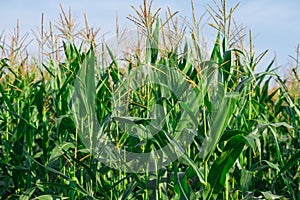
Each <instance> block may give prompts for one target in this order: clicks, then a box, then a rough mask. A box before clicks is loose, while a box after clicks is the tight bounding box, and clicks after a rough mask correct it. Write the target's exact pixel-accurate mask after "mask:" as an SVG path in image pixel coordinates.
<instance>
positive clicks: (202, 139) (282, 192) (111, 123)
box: [0, 0, 300, 200]
mask: <svg viewBox="0 0 300 200" xmlns="http://www.w3.org/2000/svg"><path fill="white" fill-rule="evenodd" d="M151 4H152V1H150V4H149V5H147V3H146V1H145V5H144V7H141V11H138V10H137V9H135V8H134V9H135V11H136V12H137V17H132V16H131V18H130V20H132V21H133V22H134V23H135V24H136V25H137V27H138V28H139V29H141V30H142V32H143V33H144V34H145V36H146V39H145V41H144V42H145V45H144V46H142V47H143V48H144V49H138V50H136V51H134V52H131V51H130V49H128V52H127V53H128V54H130V57H128V58H127V59H124V60H125V61H124V60H120V59H119V58H118V57H117V56H118V55H115V52H114V50H113V49H111V47H110V46H109V45H107V44H102V46H101V48H102V49H99V48H100V46H98V45H95V43H94V42H95V41H94V38H90V36H91V35H89V34H87V36H86V38H88V39H89V41H88V42H87V43H85V42H84V41H83V40H79V41H80V43H79V44H80V45H78V44H77V43H76V42H75V41H74V38H75V37H74V38H72V37H73V36H72V33H71V32H70V31H69V30H65V32H64V31H63V30H61V31H62V32H63V33H65V34H66V35H65V36H66V38H67V40H63V41H62V43H61V47H62V49H61V50H62V52H63V54H62V55H59V56H54V55H53V52H55V50H54V51H51V53H49V54H48V57H47V59H46V58H45V59H43V62H42V63H38V62H33V63H31V64H29V62H26V61H24V59H21V58H22V56H21V55H19V57H18V56H16V52H12V54H9V55H5V56H4V57H1V61H0V69H1V74H0V82H1V84H0V196H1V199H24V200H25V199H259V198H265V199H298V198H299V194H300V192H299V188H300V178H299V177H300V176H299V170H300V168H299V162H300V151H299V148H300V143H299V137H300V129H299V127H300V104H299V102H300V100H299V95H296V94H294V93H293V94H291V93H290V92H289V88H288V84H287V83H286V80H282V78H281V77H279V76H278V75H276V74H275V73H274V70H272V69H271V67H272V66H273V63H274V61H272V62H271V63H270V65H269V66H267V68H266V70H265V71H263V72H261V73H256V71H255V67H256V66H257V65H258V64H259V61H260V60H261V59H262V57H263V56H264V55H265V52H264V53H262V54H261V55H259V56H255V54H254V53H253V49H252V38H251V34H250V44H251V45H250V50H246V49H244V48H242V47H241V46H239V45H238V43H233V42H232V41H238V42H243V38H234V37H235V36H234V35H237V34H233V33H232V32H234V31H236V30H232V29H231V27H230V24H231V22H232V21H231V20H232V13H233V11H234V10H235V8H236V7H235V8H233V9H231V10H230V12H229V14H228V15H227V14H226V13H227V12H226V1H225V0H223V1H221V6H219V5H216V6H217V9H215V10H209V13H210V14H211V15H212V18H213V20H214V24H212V26H213V27H214V28H216V33H217V36H216V41H215V44H214V46H213V48H212V52H211V53H209V56H208V57H207V58H205V56H204V55H205V54H207V52H202V51H203V49H202V46H201V42H200V39H199V38H200V36H199V35H197V34H198V33H199V31H197V28H198V27H197V26H198V24H197V22H195V24H194V26H195V27H194V29H192V30H191V33H192V35H191V38H192V42H190V43H189V42H188V41H184V40H180V42H179V43H180V45H183V44H184V45H183V52H180V45H179V44H175V43H176V42H174V44H171V45H170V46H168V45H166V46H161V43H162V42H161V41H166V40H167V39H170V38H168V33H170V32H173V33H174V35H176V36H180V35H183V33H184V31H183V30H184V29H183V30H180V29H179V28H178V27H176V26H175V24H176V23H174V19H173V18H174V15H175V14H176V13H175V14H171V13H170V12H169V13H168V15H167V20H166V21H165V22H163V21H162V20H161V19H160V18H159V10H158V11H156V12H155V14H152V12H151V10H150V8H151ZM210 8H211V7H210ZM62 12H63V15H64V16H65V18H62V19H65V20H66V23H71V21H72V20H71V19H68V18H67V17H66V15H65V13H64V11H63V10H62ZM70 25H71V24H70ZM172 25H173V28H171V27H172ZM166 27H168V28H166ZM69 28H70V30H71V29H72V27H71V26H70V27H69ZM75 35H76V34H75ZM93 37H94V36H93ZM49 38H50V37H49ZM179 38H180V37H179ZM76 44H77V45H76ZM53 48H54V47H53ZM58 50H59V49H57V52H58ZM26 63H27V64H26ZM145 65H148V66H152V68H153V71H154V72H157V73H149V74H148V76H149V77H151V76H152V77H151V78H153V79H159V80H162V83H164V84H165V85H167V86H168V85H175V86H178V87H177V88H176V89H177V90H176V92H177V93H178V94H177V96H176V95H174V93H172V92H170V91H168V90H167V89H168V88H164V87H159V86H158V85H156V84H152V85H147V84H146V81H145V85H143V86H142V87H140V88H132V87H129V86H132V84H134V83H135V81H136V80H137V79H138V78H139V79H141V80H146V79H143V78H144V77H143V76H136V77H138V78H136V79H128V78H129V77H130V75H131V74H132V73H133V72H136V73H137V72H141V70H143V69H145V68H144V66H145ZM162 65H163V66H166V67H168V68H169V69H172V70H174V71H175V72H178V73H179V74H181V75H182V76H183V77H185V80H179V79H178V76H177V77H176V76H173V75H172V74H171V72H173V71H172V70H170V71H168V70H166V71H163V72H161V71H160V70H161V69H164V68H160V67H159V66H162ZM297 65H298V63H297ZM24 66H26V67H27V70H26V67H24ZM134 70H135V71H134ZM139 70H140V71H139ZM297 70H298V68H297V67H295V68H294V69H293V72H294V76H295V77H294V79H293V80H294V81H296V82H297V81H298V83H300V82H299V78H298V74H297ZM167 73H170V74H171V75H170V74H167ZM137 74H138V73H137ZM166 74H167V75H169V76H167V75H166ZM164 77H167V78H170V80H167V81H165V82H163V81H164V79H165V78H164ZM172 78H173V79H172ZM123 80H129V81H127V82H126V81H125V82H123ZM274 80H275V81H276V82H277V83H278V86H277V87H276V88H275V89H274V88H273V89H272V87H274V85H273V83H272V81H274ZM130 81H131V82H130ZM181 81H182V82H184V83H188V84H184V83H182V82H181ZM116 88H118V89H119V90H117V89H116ZM133 89H134V90H133ZM189 89H190V90H192V91H193V92H195V94H196V95H195V96H192V95H187V94H186V93H185V92H186V91H187V90H189ZM74 90H75V92H74ZM120 90H121V93H122V92H123V93H122V94H126V95H127V96H126V97H124V96H122V98H126V101H125V102H126V104H125V105H122V106H123V107H122V108H124V110H126V112H127V114H128V116H124V117H118V116H114V113H113V105H114V103H115V102H114V101H117V100H119V99H114V98H113V97H114V95H115V94H116V92H120ZM93 91H95V92H94V93H93ZM74 94H75V95H74ZM74 96H76V97H77V99H74ZM180 97H182V98H183V99H184V98H185V99H189V100H190V101H191V102H194V103H193V104H187V103H186V102H185V101H183V100H182V99H180ZM120 98H121V97H120ZM71 102H73V105H74V104H75V105H77V106H75V108H74V107H72V106H71ZM123 103H124V102H123ZM155 106H156V107H155ZM154 107H155V109H153V108H154ZM151 109H152V110H151ZM153 110H155V112H156V114H157V113H158V114H162V116H163V119H160V121H159V120H156V121H154V120H152V118H151V116H150V114H151V112H150V111H153ZM195 110H197V112H198V113H197V114H198V115H196V114H195V113H194V111H195ZM74 113H76V115H74ZM149 113H150V114H149ZM89 119H97V120H95V121H91V120H90V121H89V122H91V123H86V121H88V120H89ZM180 119H189V120H180ZM150 122H153V123H150ZM154 122H155V123H154ZM191 123H193V124H196V128H195V127H192V126H191ZM124 124H125V125H124ZM132 125H138V126H139V127H143V128H145V129H148V130H149V131H153V130H155V131H156V132H157V133H156V134H155V135H154V136H153V137H152V138H146V139H145V137H142V136H141V135H139V132H137V136H132V135H130V134H129V133H128V131H127V130H129V128H130V127H131V126H132ZM157 126H161V127H162V128H161V129H160V130H157ZM97 127H99V128H97ZM124 127H125V128H124ZM128 127H129V128H128ZM191 127H192V128H191ZM191 129H192V130H191ZM83 132H89V133H91V134H90V135H89V134H87V135H83V134H82V133H83ZM99 132H101V133H102V134H103V137H104V138H105V139H107V140H110V141H111V142H112V144H114V145H115V146H117V147H118V148H119V149H123V150H128V151H131V152H135V153H147V152H151V151H152V150H156V149H161V148H163V147H165V146H166V145H167V144H171V146H170V147H169V148H170V149H168V150H170V151H172V150H176V151H177V152H179V153H180V155H181V156H180V157H179V158H178V159H176V160H174V161H172V162H171V163H169V164H168V165H167V166H164V167H161V166H162V163H160V160H159V159H158V161H157V163H156V167H157V170H156V171H151V172H150V171H145V172H144V173H133V172H128V171H129V170H128V169H129V168H127V169H125V170H118V169H116V167H115V166H114V165H113V163H103V162H101V160H100V159H99V157H98V155H97V154H95V152H94V147H95V146H97V143H98V142H99V141H97V140H95V138H97V134H98V133H99ZM191 132H192V133H195V137H193V138H192V141H191V143H190V144H189V145H188V148H187V149H182V148H181V143H180V142H184V141H176V140H175V139H178V138H179V135H180V134H186V135H185V136H186V137H187V138H190V135H189V134H190V133H191ZM94 134H96V135H94ZM103 152H104V153H109V152H105V151H103ZM111 156H112V157H113V156H114V155H111ZM128 159H129V158H128ZM124 162H125V163H126V162H130V160H124Z"/></svg>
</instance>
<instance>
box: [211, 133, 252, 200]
mask: <svg viewBox="0 0 300 200" xmlns="http://www.w3.org/2000/svg"><path fill="white" fill-rule="evenodd" d="M245 144H247V140H246V139H245V138H244V136H243V135H237V136H234V137H233V138H231V139H230V140H229V141H228V143H227V144H226V146H225V147H224V151H223V152H222V154H221V156H220V157H219V158H218V159H217V160H216V161H215V162H214V163H213V165H212V167H211V168H210V171H209V174H208V179H207V180H208V182H209V185H210V188H209V190H208V191H206V192H207V194H206V196H207V197H208V199H209V198H210V197H211V196H212V195H213V194H218V193H219V192H220V191H221V190H222V189H223V188H224V185H225V180H226V176H227V174H228V172H229V170H230V169H231V167H232V166H233V165H234V163H235V161H236V160H237V158H238V157H239V155H240V153H241V152H242V150H243V149H244V146H245Z"/></svg>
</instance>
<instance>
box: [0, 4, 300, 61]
mask: <svg viewBox="0 0 300 200" xmlns="http://www.w3.org/2000/svg"><path fill="white" fill-rule="evenodd" d="M0 1H2V2H1V5H2V9H1V13H0V31H1V32H2V31H3V30H4V31H5V33H8V34H9V33H11V32H12V30H13V28H14V27H15V26H16V21H17V19H18V18H19V19H20V23H21V30H22V32H23V33H24V32H26V31H29V32H31V29H33V30H36V29H37V27H39V25H40V21H41V13H44V15H45V22H48V21H50V20H51V21H57V19H58V16H59V12H60V7H59V4H60V3H62V5H63V6H64V8H65V9H68V7H69V6H71V7H72V11H73V13H74V14H75V15H76V16H77V17H78V22H79V23H80V24H81V25H83V13H84V12H86V13H87V16H88V19H89V23H90V26H96V27H100V28H101V32H102V33H105V32H112V33H113V32H114V30H115V16H116V12H118V15H119V21H120V23H121V24H122V25H125V24H127V26H130V25H131V22H129V21H128V20H127V19H126V16H127V15H128V14H133V10H132V9H131V7H130V5H134V6H138V5H140V4H142V2H143V0H109V1H96V0H90V1H78V0H77V1H75V0H65V1H59V0H52V1H46V0H40V1H37V0H26V1H25V0H10V1H4V0H0ZM237 2H238V1H235V0H227V3H228V5H229V6H231V5H234V4H236V3H237ZM195 4H196V11H197V14H198V16H200V15H202V14H203V13H204V11H205V9H206V7H207V4H211V5H213V1H212V0H195ZM167 6H169V7H170V8H171V10H173V11H179V15H181V16H183V17H187V18H188V19H190V18H191V14H190V13H191V12H190V11H191V4H190V1H189V0H164V1H158V0H154V7H156V8H158V7H162V8H167ZM299 10H300V1H299V0H284V1H283V0H241V1H240V5H239V7H238V9H237V11H236V12H235V14H234V17H235V19H236V21H237V22H238V23H239V24H243V25H244V26H246V27H247V29H251V30H252V32H253V36H254V44H255V49H256V52H257V53H259V52H262V51H263V50H266V49H269V55H268V56H267V57H266V62H268V61H271V59H272V57H274V55H275V54H276V55H277V65H285V64H286V63H287V61H288V56H289V55H292V56H295V55H296V53H295V49H296V46H297V44H299V43H300V24H299V19H300V12H299ZM206 28H209V27H206ZM208 33H209V32H208ZM205 37H206V38H208V39H210V40H212V39H213V38H210V36H209V35H208V36H205Z"/></svg>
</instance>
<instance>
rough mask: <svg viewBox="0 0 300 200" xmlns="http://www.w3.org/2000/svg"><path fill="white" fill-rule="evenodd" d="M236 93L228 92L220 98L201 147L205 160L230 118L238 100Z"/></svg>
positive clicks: (213, 148) (212, 150)
mask: <svg viewBox="0 0 300 200" xmlns="http://www.w3.org/2000/svg"><path fill="white" fill-rule="evenodd" d="M238 97H239V95H238V93H228V94H226V96H225V97H224V98H223V99H222V101H221V104H220V107H219V109H218V110H217V114H216V116H215V117H214V118H213V119H212V120H213V122H212V126H211V128H210V130H209V134H208V137H207V139H206V141H205V142H204V144H203V145H202V148H203V159H204V161H207V160H208V159H209V158H210V156H211V154H212V153H213V152H214V150H215V148H216V146H217V144H218V142H219V140H220V138H221V137H222V134H223V132H224V130H225V128H226V126H227V124H228V121H229V120H230V118H231V116H232V114H233V111H234V109H235V107H236V102H237V100H238Z"/></svg>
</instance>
